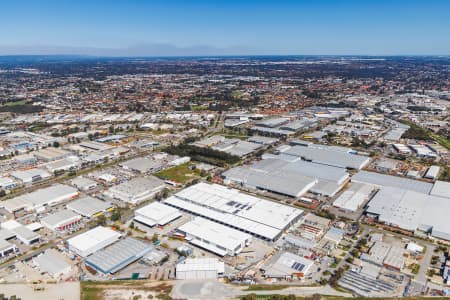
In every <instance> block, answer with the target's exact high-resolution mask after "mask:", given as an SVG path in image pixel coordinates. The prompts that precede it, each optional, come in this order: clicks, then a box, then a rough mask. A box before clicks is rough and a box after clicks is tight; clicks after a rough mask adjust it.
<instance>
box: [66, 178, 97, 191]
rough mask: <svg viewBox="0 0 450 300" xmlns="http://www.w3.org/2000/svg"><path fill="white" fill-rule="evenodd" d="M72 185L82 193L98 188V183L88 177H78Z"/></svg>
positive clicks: (73, 180)
mask: <svg viewBox="0 0 450 300" xmlns="http://www.w3.org/2000/svg"><path fill="white" fill-rule="evenodd" d="M71 184H72V185H73V186H74V187H76V188H77V189H78V190H80V191H84V192H85V191H89V190H93V189H95V188H96V187H97V182H95V181H94V180H92V179H89V178H86V177H81V176H79V177H76V178H74V179H72V181H71Z"/></svg>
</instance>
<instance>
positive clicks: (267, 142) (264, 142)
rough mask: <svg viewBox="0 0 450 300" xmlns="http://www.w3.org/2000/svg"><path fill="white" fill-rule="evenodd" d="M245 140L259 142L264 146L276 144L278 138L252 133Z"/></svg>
mask: <svg viewBox="0 0 450 300" xmlns="http://www.w3.org/2000/svg"><path fill="white" fill-rule="evenodd" d="M247 141H249V142H252V143H255V144H261V145H264V146H268V145H274V144H276V143H277V142H278V141H279V139H277V138H271V137H267V136H260V135H254V136H251V137H249V138H248V139H247Z"/></svg>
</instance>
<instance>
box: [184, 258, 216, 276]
mask: <svg viewBox="0 0 450 300" xmlns="http://www.w3.org/2000/svg"><path fill="white" fill-rule="evenodd" d="M224 273H225V263H224V262H222V261H219V260H218V259H217V258H187V259H186V260H185V261H183V262H182V263H179V264H177V266H176V270H175V274H176V278H177V279H182V280H189V279H191V280H192V279H215V278H218V277H222V276H223V275H224Z"/></svg>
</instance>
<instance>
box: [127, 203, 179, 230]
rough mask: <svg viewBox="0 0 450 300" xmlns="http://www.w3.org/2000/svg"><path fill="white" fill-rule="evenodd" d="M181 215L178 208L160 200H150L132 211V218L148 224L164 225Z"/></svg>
mask: <svg viewBox="0 0 450 300" xmlns="http://www.w3.org/2000/svg"><path fill="white" fill-rule="evenodd" d="M179 217H181V214H180V212H179V211H178V209H176V208H173V207H171V206H168V205H165V204H163V203H161V202H152V203H150V204H149V205H146V206H144V207H142V208H139V209H137V210H136V211H135V212H134V219H135V220H136V221H138V222H140V223H144V224H146V225H148V226H151V227H152V226H155V225H166V224H167V223H169V222H171V221H173V220H175V219H177V218H179Z"/></svg>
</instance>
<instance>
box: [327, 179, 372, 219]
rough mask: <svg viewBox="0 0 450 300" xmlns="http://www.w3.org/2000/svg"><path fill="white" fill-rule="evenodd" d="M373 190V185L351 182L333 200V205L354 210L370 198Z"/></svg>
mask: <svg viewBox="0 0 450 300" xmlns="http://www.w3.org/2000/svg"><path fill="white" fill-rule="evenodd" d="M374 192H375V186H374V185H370V184H367V183H360V182H352V183H351V185H350V187H349V188H348V189H347V190H345V191H344V192H343V193H342V194H341V195H340V196H339V197H338V198H337V199H336V200H334V202H333V206H335V207H338V208H340V209H343V210H346V211H351V212H355V211H357V210H358V209H359V208H360V207H362V206H363V204H364V203H366V202H367V201H368V200H369V199H370V198H371V196H372V195H373V193H374Z"/></svg>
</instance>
